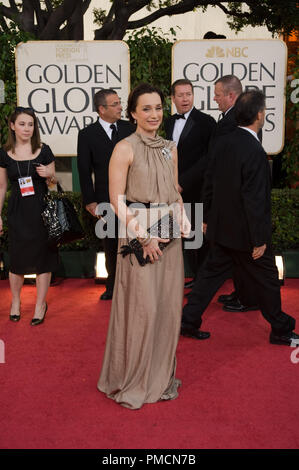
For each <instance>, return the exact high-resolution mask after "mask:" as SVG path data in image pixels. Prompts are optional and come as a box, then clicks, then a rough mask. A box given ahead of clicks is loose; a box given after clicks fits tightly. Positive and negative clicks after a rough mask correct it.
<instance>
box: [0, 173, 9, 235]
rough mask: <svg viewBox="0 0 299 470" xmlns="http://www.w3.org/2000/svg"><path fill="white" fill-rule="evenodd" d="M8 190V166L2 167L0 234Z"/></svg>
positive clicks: (0, 175)
mask: <svg viewBox="0 0 299 470" xmlns="http://www.w3.org/2000/svg"><path fill="white" fill-rule="evenodd" d="M6 190H7V171H6V168H0V235H2V233H3V222H2V217H1V213H2V209H3V205H4V200H5V195H6Z"/></svg>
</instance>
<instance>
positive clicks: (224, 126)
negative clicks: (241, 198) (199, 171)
mask: <svg viewBox="0 0 299 470" xmlns="http://www.w3.org/2000/svg"><path fill="white" fill-rule="evenodd" d="M237 128H238V125H237V121H236V118H235V108H234V107H232V108H231V109H230V110H229V111H228V112H227V113H226V114H225V116H224V117H223V118H222V119H221V120H220V121H218V122H217V125H216V126H215V128H214V132H213V135H212V137H211V139H210V144H209V158H208V164H207V168H206V173H205V176H204V184H203V202H204V213H203V220H204V222H207V218H208V214H209V211H210V201H211V191H212V180H213V158H212V153H213V147H214V146H215V144H216V142H217V139H218V138H219V137H221V136H223V135H227V134H229V133H230V132H233V131H234V130H235V129H237ZM258 138H259V139H260V142H262V130H261V129H260V131H259V133H258Z"/></svg>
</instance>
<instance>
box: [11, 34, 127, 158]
mask: <svg viewBox="0 0 299 470" xmlns="http://www.w3.org/2000/svg"><path fill="white" fill-rule="evenodd" d="M16 74H17V100H18V105H19V106H24V107H28V106H29V107H32V108H33V109H34V111H35V113H36V115H37V118H38V121H39V127H40V133H41V138H42V141H43V142H45V143H46V144H48V145H50V147H51V149H52V151H53V153H54V154H55V155H56V156H59V155H68V156H74V155H76V154H77V135H78V131H79V129H82V128H83V127H85V126H86V125H88V124H91V123H92V122H94V121H95V120H96V119H97V113H96V111H95V110H94V109H93V96H94V94H95V93H96V92H97V91H99V90H100V89H102V88H113V89H114V90H116V91H117V93H118V94H119V96H120V98H121V100H122V102H124V103H126V102H127V97H128V93H129V83H130V68H129V49H128V46H127V44H126V43H125V42H123V41H90V42H89V41H29V42H27V43H21V44H18V46H17V49H16Z"/></svg>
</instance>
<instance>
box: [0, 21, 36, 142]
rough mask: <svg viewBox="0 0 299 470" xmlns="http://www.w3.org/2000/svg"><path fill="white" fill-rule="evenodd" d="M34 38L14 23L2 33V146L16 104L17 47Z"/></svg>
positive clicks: (0, 47) (0, 65) (0, 58)
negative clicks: (20, 43)
mask: <svg viewBox="0 0 299 470" xmlns="http://www.w3.org/2000/svg"><path fill="white" fill-rule="evenodd" d="M30 39H34V38H33V37H32V35H30V34H28V33H23V32H20V31H19V29H18V28H17V26H16V25H15V24H13V23H11V25H10V29H9V31H8V32H1V34H0V80H3V82H4V93H5V95H4V99H5V102H4V103H0V146H2V145H3V144H4V143H5V141H6V138H7V118H8V117H9V115H10V114H11V113H12V111H13V110H14V108H15V106H16V102H17V98H16V73H15V56H14V53H15V48H16V45H17V44H18V43H19V42H26V41H28V40H30Z"/></svg>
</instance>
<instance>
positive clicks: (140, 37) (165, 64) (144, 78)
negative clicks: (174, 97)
mask: <svg viewBox="0 0 299 470" xmlns="http://www.w3.org/2000/svg"><path fill="white" fill-rule="evenodd" d="M175 36H176V32H175V30H174V29H173V28H171V29H170V31H169V33H164V32H163V31H162V30H161V28H155V27H154V28H148V27H146V28H142V29H140V30H134V31H133V32H132V33H131V34H130V35H129V37H128V39H127V41H126V42H127V44H128V46H129V48H130V66H131V87H132V88H134V87H135V86H136V85H138V84H139V83H141V82H147V83H150V84H152V85H155V86H157V87H158V88H160V89H161V90H162V92H163V94H164V96H165V116H166V115H168V114H169V113H170V107H171V99H170V84H171V48H172V45H173V43H174V42H175Z"/></svg>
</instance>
